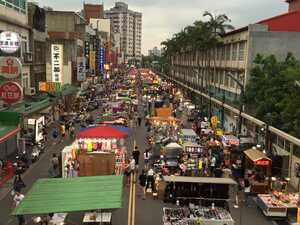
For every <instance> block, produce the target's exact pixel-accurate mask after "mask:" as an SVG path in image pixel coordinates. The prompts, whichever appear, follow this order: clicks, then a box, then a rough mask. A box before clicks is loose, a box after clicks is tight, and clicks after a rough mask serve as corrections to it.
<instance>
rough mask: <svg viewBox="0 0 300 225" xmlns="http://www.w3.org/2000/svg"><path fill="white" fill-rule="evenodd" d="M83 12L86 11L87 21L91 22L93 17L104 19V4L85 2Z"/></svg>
mask: <svg viewBox="0 0 300 225" xmlns="http://www.w3.org/2000/svg"><path fill="white" fill-rule="evenodd" d="M83 13H84V18H85V20H86V21H87V22H89V21H90V19H91V18H94V19H104V9H103V5H98V4H84V6H83Z"/></svg>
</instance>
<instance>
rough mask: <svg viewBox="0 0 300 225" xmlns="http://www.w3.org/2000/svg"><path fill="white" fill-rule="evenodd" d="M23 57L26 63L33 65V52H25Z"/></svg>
mask: <svg viewBox="0 0 300 225" xmlns="http://www.w3.org/2000/svg"><path fill="white" fill-rule="evenodd" d="M23 57H24V62H25V63H32V52H25V53H24V55H23Z"/></svg>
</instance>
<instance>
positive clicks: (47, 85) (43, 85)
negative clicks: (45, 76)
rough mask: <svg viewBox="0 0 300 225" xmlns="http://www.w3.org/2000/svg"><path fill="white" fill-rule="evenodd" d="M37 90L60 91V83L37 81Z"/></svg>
mask: <svg viewBox="0 0 300 225" xmlns="http://www.w3.org/2000/svg"><path fill="white" fill-rule="evenodd" d="M39 91H42V92H61V83H59V82H39Z"/></svg>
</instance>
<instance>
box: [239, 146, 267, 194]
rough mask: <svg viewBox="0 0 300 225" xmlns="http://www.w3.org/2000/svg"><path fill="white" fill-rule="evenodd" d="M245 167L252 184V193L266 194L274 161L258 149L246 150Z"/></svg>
mask: <svg viewBox="0 0 300 225" xmlns="http://www.w3.org/2000/svg"><path fill="white" fill-rule="evenodd" d="M244 154H245V156H246V157H245V169H246V171H247V176H248V177H249V182H250V184H251V193H257V194H265V193H268V191H269V187H270V177H271V165H272V161H271V159H270V158H268V157H267V156H266V155H265V154H264V153H263V152H261V151H259V150H257V149H249V150H246V151H244Z"/></svg>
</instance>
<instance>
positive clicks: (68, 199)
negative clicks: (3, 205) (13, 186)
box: [12, 176, 123, 215]
mask: <svg viewBox="0 0 300 225" xmlns="http://www.w3.org/2000/svg"><path fill="white" fill-rule="evenodd" d="M122 194H123V177H122V176H99V177H77V178H68V179H65V178H58V179H53V178H52V179H39V180H38V181H37V182H36V183H35V184H34V185H33V187H32V188H31V190H30V191H29V192H28V193H27V195H26V196H25V198H24V199H23V200H22V202H21V203H20V204H19V205H18V206H17V208H16V209H15V210H14V211H13V213H12V214H13V215H40V214H48V213H63V212H78V211H90V210H96V209H118V208H122Z"/></svg>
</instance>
